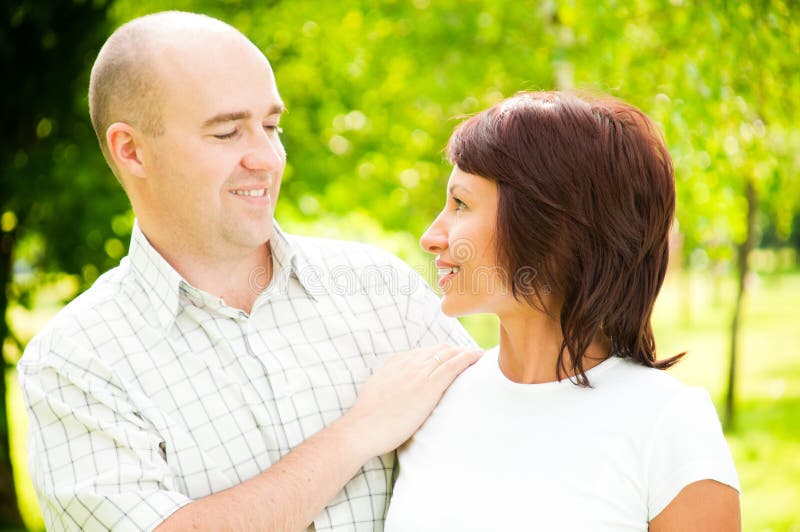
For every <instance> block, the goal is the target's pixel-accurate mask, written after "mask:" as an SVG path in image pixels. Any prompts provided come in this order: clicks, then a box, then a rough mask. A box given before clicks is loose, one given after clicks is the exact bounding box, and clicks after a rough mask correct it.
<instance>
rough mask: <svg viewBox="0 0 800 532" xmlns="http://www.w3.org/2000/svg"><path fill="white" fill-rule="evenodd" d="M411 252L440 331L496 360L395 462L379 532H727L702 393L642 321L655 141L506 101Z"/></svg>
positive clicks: (658, 243) (477, 135) (727, 505)
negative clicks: (465, 325) (424, 256)
mask: <svg viewBox="0 0 800 532" xmlns="http://www.w3.org/2000/svg"><path fill="white" fill-rule="evenodd" d="M448 156H449V158H450V160H451V162H452V163H453V164H454V166H455V168H454V170H453V173H452V175H451V177H450V181H449V183H448V190H447V201H446V205H445V208H444V210H443V211H442V212H441V214H439V216H438V217H437V218H436V220H435V221H434V222H433V224H432V225H431V227H430V228H428V230H427V231H426V232H425V234H424V235H423V237H422V245H423V247H424V248H425V249H426V250H427V251H428V252H430V253H433V254H435V255H436V256H437V258H436V264H437V267H438V268H439V275H440V279H439V284H440V286H441V287H442V289H443V291H444V297H443V300H442V307H443V309H444V311H445V313H447V314H449V315H453V316H462V315H466V314H471V313H476V312H491V313H494V314H497V316H498V317H499V319H500V345H499V346H498V347H497V348H495V349H493V350H490V351H488V352H487V353H486V354H485V355H484V356H483V358H482V359H481V360H479V361H478V362H477V363H476V364H475V365H474V366H472V367H470V368H468V369H467V370H466V371H465V372H464V374H462V376H460V377H459V378H458V379H457V380H456V382H455V383H454V384H453V385H452V386H451V387H450V389H449V390H448V392H447V393H446V395H445V396H444V397H443V398H442V400H441V402H440V403H439V406H438V407H437V409H436V410H435V411H434V413H433V414H432V415H431V417H430V418H429V419H428V421H427V422H426V423H425V425H423V427H422V428H421V429H420V430H419V431H418V432H417V434H416V435H415V436H414V437H413V438H412V439H411V440H409V442H408V443H407V444H406V445H405V446H404V447H403V448H401V450H400V452H399V461H400V473H399V477H398V479H397V483H396V485H395V489H394V496H393V499H392V502H391V506H390V509H389V514H388V516H387V523H386V530H387V532H397V531H414V532H417V531H426V530H436V531H441V530H453V531H467V530H476V531H477V530H480V531H495V530H498V531H499V530H544V531H551V530H580V531H598V530H648V528H649V530H652V531H656V532H657V531H664V530H680V531H690V530H714V531H722V530H739V528H740V517H739V494H738V490H739V487H738V479H737V475H736V470H735V468H734V465H733V460H732V458H731V454H730V451H729V449H728V447H727V444H726V442H725V439H724V437H723V435H722V431H721V430H720V424H719V420H718V418H717V415H716V412H715V410H714V407H713V405H712V403H711V401H710V399H709V396H708V394H707V393H706V392H705V391H704V390H701V389H696V388H691V387H688V386H686V385H683V384H681V383H680V382H678V381H677V380H675V379H674V378H672V377H670V376H668V375H667V374H666V373H665V372H664V371H661V370H663V369H666V368H668V367H669V366H671V365H672V364H674V363H675V362H677V361H678V359H679V358H680V357H681V356H682V355H679V356H676V357H673V358H669V359H666V360H657V359H656V352H655V340H654V337H653V332H652V329H651V326H650V316H651V313H652V310H653V304H654V302H655V299H656V296H657V294H658V291H659V289H660V287H661V284H662V282H663V280H664V274H665V272H666V269H667V259H668V234H669V230H670V226H671V224H672V218H673V211H674V206H675V187H674V177H673V169H672V162H671V160H670V157H669V154H668V152H667V150H666V147H665V146H664V142H663V141H662V139H661V136H660V134H659V133H658V131H657V129H656V127H655V126H654V125H653V123H652V122H651V121H650V120H649V119H648V118H647V117H646V116H645V115H644V114H643V113H642V112H641V111H639V110H638V109H636V108H634V107H632V106H630V105H627V104H625V103H622V102H619V101H616V100H611V99H581V98H579V97H577V96H573V95H568V94H562V93H553V92H538V93H521V94H518V95H517V96H514V97H513V98H510V99H508V100H505V101H503V102H502V103H500V104H498V105H496V106H494V107H492V108H491V109H488V110H486V111H484V112H482V113H480V114H478V115H476V116H474V117H472V118H470V119H469V120H467V121H466V122H464V123H463V124H462V125H461V126H459V127H458V129H457V130H456V131H455V133H454V134H453V136H452V138H451V139H450V142H449V145H448Z"/></svg>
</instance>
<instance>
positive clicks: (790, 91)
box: [0, 0, 800, 531]
mask: <svg viewBox="0 0 800 532" xmlns="http://www.w3.org/2000/svg"><path fill="white" fill-rule="evenodd" d="M168 8H169V9H181V10H188V11H197V12H203V13H207V14H209V15H212V16H215V17H217V18H220V19H222V20H225V21H227V22H229V23H231V24H233V25H234V26H236V27H237V28H239V29H240V30H241V31H243V32H244V33H245V34H246V35H247V36H249V37H250V38H251V39H252V40H253V41H254V42H255V43H256V44H257V45H258V46H259V47H260V48H261V49H262V50H263V51H264V53H265V54H266V55H267V57H268V58H269V59H270V61H271V62H272V64H273V67H274V69H275V72H276V76H277V80H278V86H279V89H280V91H281V94H282V97H283V99H284V101H285V102H286V103H287V104H288V108H289V112H288V114H287V115H286V116H285V119H284V121H283V123H282V126H283V128H284V132H285V133H284V143H285V145H286V148H287V151H288V160H289V162H288V166H287V169H286V174H285V178H284V185H283V188H282V192H281V199H280V201H279V206H278V212H277V217H278V219H279V220H280V221H281V223H282V225H283V226H284V228H285V229H287V230H289V231H292V232H297V233H308V234H315V235H323V236H331V237H337V238H347V239H355V240H361V241H366V242H371V243H374V244H376V245H379V246H382V247H384V248H386V249H389V250H390V251H392V252H394V253H397V254H398V255H400V256H401V257H402V258H404V259H405V260H406V261H407V262H409V263H410V264H411V265H412V266H414V267H415V268H417V269H418V270H419V271H421V272H424V273H425V274H426V275H427V276H429V278H432V277H433V273H434V269H433V267H432V265H431V262H430V259H429V258H427V257H425V256H424V254H423V253H422V252H421V250H420V249H419V247H418V244H417V239H418V237H419V235H420V234H421V233H422V231H423V230H424V228H425V227H426V226H427V224H428V223H429V222H430V221H431V220H432V219H433V218H434V216H435V214H436V213H437V212H438V209H439V208H440V206H441V204H442V202H443V200H444V184H445V182H446V179H447V175H448V173H449V168H448V166H447V165H446V164H445V162H444V161H443V158H442V148H443V146H444V145H445V143H446V141H447V138H448V136H449V134H450V132H451V131H452V129H453V127H454V126H455V125H456V124H457V123H458V120H459V118H460V117H463V116H464V115H467V114H470V113H474V112H477V111H479V110H481V109H483V108H485V107H487V106H489V105H492V104H494V103H496V102H497V101H499V100H500V99H502V98H503V97H505V96H509V95H512V94H513V93H515V92H516V91H519V90H525V89H578V90H584V91H589V92H602V93H610V94H612V95H614V96H618V97H620V98H622V99H624V100H626V101H629V102H631V103H633V104H635V105H637V106H639V107H640V108H642V109H643V110H644V111H645V112H647V113H648V114H649V115H650V116H651V117H653V118H654V119H655V120H656V121H657V122H658V123H659V125H660V127H661V128H662V129H663V131H664V133H665V136H666V139H667V144H668V145H669V148H670V151H671V153H672V156H673V158H674V161H675V168H676V181H677V191H678V205H677V223H676V226H675V232H674V235H673V246H672V251H673V255H672V262H671V266H670V273H669V276H668V279H667V282H666V284H665V287H664V290H663V291H662V294H661V296H660V298H659V301H658V305H657V309H656V314H655V326H656V335H657V339H658V342H659V350H660V352H661V356H668V355H671V354H674V353H676V352H678V351H684V350H688V351H689V356H688V358H687V359H686V361H685V362H682V363H681V364H680V365H678V366H677V367H676V368H675V369H674V370H671V371H672V372H673V373H674V374H675V375H676V376H678V377H679V378H681V379H682V380H684V381H686V382H689V383H692V384H697V385H701V386H704V387H706V388H708V389H709V390H710V391H711V393H712V396H713V397H714V398H715V400H717V405H718V408H719V411H720V415H721V418H722V419H723V420H725V421H726V426H727V432H726V435H727V437H728V441H729V443H730V445H731V448H732V450H733V452H734V457H735V459H736V462H737V467H738V470H739V474H740V477H741V481H742V487H743V496H742V507H743V519H744V529H745V530H748V531H749V530H755V531H767V530H773V531H779V530H780V531H783V530H800V513H799V512H798V511H797V509H796V506H797V501H800V356H798V348H797V346H798V345H800V327H798V326H799V325H800V310H799V309H798V307H800V270H799V269H798V262H797V255H798V250H800V126H798V124H799V123H800V112H799V110H798V102H800V53H798V51H800V27H799V26H798V24H797V23H796V22H795V21H796V20H797V18H798V15H800V6H798V4H797V3H796V2H784V1H755V2H736V1H727V2H716V1H709V2H698V3H695V2H689V1H682V0H670V1H660V0H634V1H627V2H626V1H600V2H596V1H585V0H574V1H569V2H552V1H542V2H534V1H527V0H508V1H500V0H491V1H489V0H459V1H455V0H441V1H436V0H374V1H366V0H353V1H342V2H323V1H305V0H293V1H291V2H290V1H280V0H272V1H260V2H255V1H253V2H247V1H236V0H225V1H215V2H211V1H176V2H170V3H162V2H153V1H148V0H140V1H136V2H134V1H130V0H117V1H112V2H107V1H106V2H104V1H100V0H94V1H93V0H82V1H77V0H64V1H59V2H57V1H50V2H46V1H42V2H39V1H37V2H33V1H10V2H5V3H4V4H3V7H2V8H0V9H1V10H2V12H3V17H4V20H3V25H2V30H1V31H2V33H1V34H0V54H1V55H2V58H3V61H4V63H3V66H4V68H3V72H4V73H5V75H4V78H5V82H4V83H2V84H0V85H2V87H1V88H0V90H2V91H3V93H2V98H1V99H0V100H1V103H0V105H1V106H2V128H3V129H2V131H3V135H4V142H3V143H2V146H0V186H2V188H0V277H1V278H2V282H3V290H2V291H1V292H0V315H2V316H4V318H5V319H4V320H0V338H2V339H3V361H4V362H5V366H6V368H7V369H6V379H5V380H3V379H0V398H3V397H5V398H6V401H5V403H3V401H0V404H3V405H4V406H5V407H7V408H2V407H0V529H2V528H10V529H15V528H19V529H21V528H23V527H28V528H30V529H39V528H41V527H42V522H41V519H40V517H39V512H38V507H37V503H36V499H35V495H34V494H33V492H32V488H31V486H30V480H29V479H28V476H27V468H26V464H25V430H26V419H25V412H24V407H23V406H22V404H21V399H20V393H19V390H18V388H17V385H16V375H15V373H14V369H13V368H14V365H15V363H16V361H17V360H18V359H19V357H20V355H21V353H22V350H23V349H24V346H25V344H26V343H27V341H28V340H29V339H30V338H31V336H32V335H33V334H35V333H36V332H37V331H38V330H39V329H40V328H41V327H42V326H43V325H44V323H46V321H47V319H48V318H49V317H51V316H52V315H53V314H54V313H55V312H56V311H57V310H58V309H59V308H60V307H61V306H63V304H64V303H65V302H66V301H68V300H69V299H71V298H72V297H74V296H75V295H76V294H77V293H79V292H80V291H81V290H83V289H85V288H86V287H87V286H89V285H90V284H91V283H92V282H93V281H94V280H95V279H96V278H97V276H98V275H99V274H100V273H102V272H103V271H105V270H106V269H108V268H110V267H112V266H114V265H115V264H116V263H118V262H119V259H120V258H121V257H122V256H124V254H125V253H126V248H127V243H128V238H129V235H130V230H131V226H132V221H133V219H132V213H131V212H130V210H129V208H128V206H127V202H126V200H125V197H124V195H123V194H122V191H121V190H120V189H119V188H118V185H117V183H116V180H115V179H114V177H113V176H112V174H111V173H110V171H109V170H108V169H107V167H106V166H105V163H104V162H103V160H102V157H101V155H100V150H99V149H98V147H97V143H96V139H95V137H94V134H93V132H92V130H91V127H90V125H89V120H88V112H87V100H86V87H87V84H88V71H89V68H90V67H91V64H92V61H93V60H94V57H95V55H96V54H97V51H98V50H99V47H100V46H101V44H102V42H103V40H104V39H105V37H107V36H108V35H109V34H110V32H111V31H113V29H114V27H116V26H118V25H119V24H121V23H123V22H125V21H127V20H129V19H131V18H133V17H135V16H138V15H142V14H146V13H149V12H153V11H159V10H163V9H168ZM464 322H465V324H466V325H467V327H468V328H469V329H470V331H471V332H472V333H473V335H474V336H475V337H476V339H478V341H479V342H480V343H481V344H482V345H484V346H489V345H491V344H492V343H493V342H495V341H496V337H497V331H496V323H495V322H494V321H493V320H492V319H491V318H489V317H484V316H477V317H470V318H468V319H465V320H464ZM732 356H734V357H735V362H734V364H733V367H734V368H735V369H736V373H735V379H734V381H733V386H730V383H731V380H730V368H731V357H732ZM9 442H10V446H9ZM12 463H13V475H12V467H11V464H12Z"/></svg>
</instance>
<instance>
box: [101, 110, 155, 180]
mask: <svg viewBox="0 0 800 532" xmlns="http://www.w3.org/2000/svg"><path fill="white" fill-rule="evenodd" d="M106 143H107V144H108V151H109V152H110V154H111V158H112V159H114V163H115V164H116V165H117V168H119V169H120V171H121V172H122V173H124V174H130V175H133V176H135V177H146V173H145V169H144V157H143V150H142V137H141V134H140V133H139V132H138V131H136V130H135V129H134V128H133V127H131V126H130V125H129V124H126V123H125V122H114V123H113V124H111V125H110V126H108V129H107V130H106Z"/></svg>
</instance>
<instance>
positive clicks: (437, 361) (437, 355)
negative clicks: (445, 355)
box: [433, 353, 442, 364]
mask: <svg viewBox="0 0 800 532" xmlns="http://www.w3.org/2000/svg"><path fill="white" fill-rule="evenodd" d="M433 359H434V360H435V361H436V363H437V364H441V363H442V359H441V358H439V354H438V353H437V354H435V355H433Z"/></svg>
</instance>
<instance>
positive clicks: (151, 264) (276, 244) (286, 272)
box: [128, 220, 316, 328]
mask: <svg viewBox="0 0 800 532" xmlns="http://www.w3.org/2000/svg"><path fill="white" fill-rule="evenodd" d="M272 226H273V230H272V238H270V248H271V250H272V257H273V279H272V281H271V282H270V287H269V288H268V289H267V290H265V291H264V292H263V293H262V294H261V295H260V296H259V298H258V299H259V300H261V299H262V298H268V297H269V294H270V293H271V292H272V291H273V287H275V289H284V288H285V287H286V286H288V284H287V283H288V281H289V277H290V276H291V277H294V278H295V279H297V280H298V282H299V283H300V285H301V286H302V287H303V290H304V291H305V292H306V294H307V295H308V296H309V297H311V298H312V299H316V298H315V297H314V293H315V291H314V290H313V288H312V286H311V285H310V284H309V280H308V278H307V277H306V276H304V275H302V272H303V271H304V268H307V267H308V264H309V263H308V260H307V258H306V257H305V256H304V255H303V254H302V253H300V252H299V250H298V248H297V246H295V245H294V244H293V243H292V242H291V240H290V239H289V238H288V236H287V235H286V234H285V233H284V232H283V230H282V229H281V228H280V226H279V225H278V222H277V221H275V220H273V222H272ZM128 259H129V261H130V265H131V269H132V271H133V272H134V273H135V274H136V276H137V277H138V278H139V280H140V281H141V282H142V283H143V284H144V288H145V291H146V293H147V297H148V298H149V300H150V304H151V305H152V308H153V311H154V313H155V317H156V319H157V320H158V322H159V323H160V324H161V326H162V327H164V328H169V327H171V326H172V323H173V322H174V321H175V318H176V316H177V315H178V309H179V304H180V293H181V290H182V289H183V290H184V291H187V292H189V293H195V294H197V293H204V292H203V291H202V290H199V289H198V288H195V287H193V286H192V285H190V284H189V283H188V282H187V281H186V280H185V279H184V278H183V277H182V276H181V274H179V273H178V272H177V271H176V270H175V269H174V268H173V267H172V266H171V265H170V264H169V263H168V262H167V261H166V260H165V259H164V257H162V256H161V254H160V253H159V252H158V251H156V249H155V248H154V247H153V246H152V245H151V244H150V242H149V241H148V240H147V237H146V236H145V234H144V233H143V232H142V230H141V228H140V227H139V222H138V220H134V223H133V231H132V233H131V244H130V248H129V250H128ZM208 295H209V296H210V294H208ZM212 297H213V296H212ZM256 304H258V301H257V303H256Z"/></svg>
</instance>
